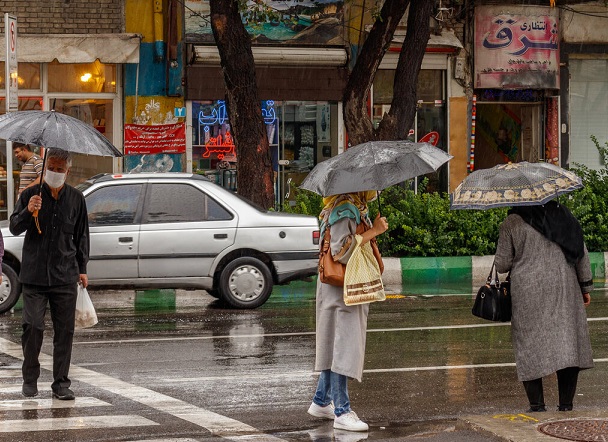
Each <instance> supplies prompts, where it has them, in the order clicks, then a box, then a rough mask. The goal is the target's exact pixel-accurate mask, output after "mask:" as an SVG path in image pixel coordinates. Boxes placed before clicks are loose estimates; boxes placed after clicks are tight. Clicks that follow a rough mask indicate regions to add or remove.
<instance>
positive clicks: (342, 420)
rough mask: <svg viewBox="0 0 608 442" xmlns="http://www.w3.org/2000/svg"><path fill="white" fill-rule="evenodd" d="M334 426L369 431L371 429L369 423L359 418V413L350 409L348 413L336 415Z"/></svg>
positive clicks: (347, 429) (342, 428) (340, 428)
mask: <svg viewBox="0 0 608 442" xmlns="http://www.w3.org/2000/svg"><path fill="white" fill-rule="evenodd" d="M334 428H337V429H339V430H346V431H367V430H369V425H367V424H366V423H365V422H363V421H362V420H361V419H359V416H357V413H355V412H354V411H349V412H348V413H344V414H342V415H340V416H336V418H335V419H334Z"/></svg>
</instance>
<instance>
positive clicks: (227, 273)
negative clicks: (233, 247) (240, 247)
mask: <svg viewBox="0 0 608 442" xmlns="http://www.w3.org/2000/svg"><path fill="white" fill-rule="evenodd" d="M219 289H220V293H221V296H222V299H223V300H224V301H225V302H227V303H228V304H230V305H231V306H232V307H236V308H256V307H259V306H260V305H262V304H264V303H265V302H266V301H267V300H268V298H269V297H270V293H271V292H272V275H271V274H270V270H268V267H266V265H265V264H264V263H263V262H262V261H260V260H259V259H256V258H249V257H247V258H237V259H235V260H234V261H231V262H229V263H228V265H227V266H226V267H224V269H223V270H222V274H221V276H220V287H219Z"/></svg>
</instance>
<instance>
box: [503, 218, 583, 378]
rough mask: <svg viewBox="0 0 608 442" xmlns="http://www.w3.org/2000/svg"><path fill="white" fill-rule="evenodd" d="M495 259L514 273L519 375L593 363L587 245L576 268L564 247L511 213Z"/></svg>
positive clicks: (513, 322)
mask: <svg viewBox="0 0 608 442" xmlns="http://www.w3.org/2000/svg"><path fill="white" fill-rule="evenodd" d="M495 262H496V268H497V270H498V272H500V273H506V272H508V271H511V296H512V302H513V315H512V319H511V339H512V342H513V349H514V350H515V363H516V366H517V377H518V379H519V380H520V381H530V380H534V379H538V378H542V377H543V376H547V375H549V374H551V373H554V372H556V371H557V370H560V369H562V368H566V367H580V368H581V369H585V368H591V367H593V357H592V354H591V342H590V340H589V330H588V328H587V315H586V313H585V306H584V305H583V299H582V293H588V292H590V291H591V290H592V289H593V284H592V282H591V280H592V274H591V266H590V264H589V255H588V254H587V248H586V247H585V255H584V256H583V258H582V259H581V260H580V261H579V262H578V264H577V265H576V266H572V265H569V264H568V263H567V261H566V258H565V256H564V254H563V252H562V250H561V248H560V247H559V245H557V244H556V243H554V242H552V241H549V240H548V239H546V238H545V237H544V235H543V234H541V233H540V232H538V231H537V230H535V229H534V228H533V227H531V226H530V225H529V224H527V223H526V222H525V221H524V220H523V219H522V218H521V217H520V216H519V215H515V214H511V215H509V216H507V218H506V219H505V221H504V222H503V223H502V225H501V226H500V234H499V239H498V245H497V249H496V257H495ZM582 282H587V284H585V285H582V286H581V283H582Z"/></svg>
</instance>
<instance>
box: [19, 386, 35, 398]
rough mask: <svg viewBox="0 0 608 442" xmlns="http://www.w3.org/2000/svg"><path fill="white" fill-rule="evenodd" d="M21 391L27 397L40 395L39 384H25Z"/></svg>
mask: <svg viewBox="0 0 608 442" xmlns="http://www.w3.org/2000/svg"><path fill="white" fill-rule="evenodd" d="M21 393H22V394H23V396H25V397H35V396H38V386H37V385H36V384H35V383H34V384H23V386H22V387H21Z"/></svg>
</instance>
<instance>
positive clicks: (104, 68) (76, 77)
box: [48, 60, 116, 93]
mask: <svg viewBox="0 0 608 442" xmlns="http://www.w3.org/2000/svg"><path fill="white" fill-rule="evenodd" d="M48 76H49V80H48V90H49V92H79V93H104V92H105V93H107V92H110V93H115V92H116V65H113V64H104V63H100V62H99V61H97V60H96V61H94V62H93V63H68V64H63V63H58V62H57V61H54V62H52V63H49V64H48Z"/></svg>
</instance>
